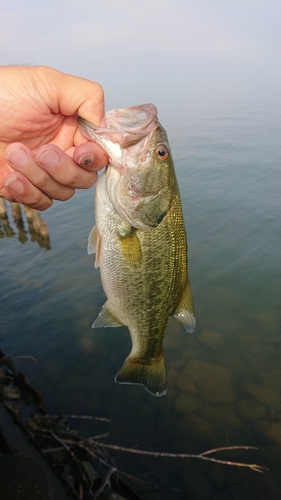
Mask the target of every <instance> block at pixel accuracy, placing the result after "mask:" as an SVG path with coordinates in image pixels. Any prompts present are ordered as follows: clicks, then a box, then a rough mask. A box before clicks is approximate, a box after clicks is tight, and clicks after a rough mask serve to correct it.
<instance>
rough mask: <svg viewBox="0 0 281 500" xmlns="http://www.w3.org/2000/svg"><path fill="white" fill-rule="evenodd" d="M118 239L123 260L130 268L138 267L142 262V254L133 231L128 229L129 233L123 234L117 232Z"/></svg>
mask: <svg viewBox="0 0 281 500" xmlns="http://www.w3.org/2000/svg"><path fill="white" fill-rule="evenodd" d="M118 239H119V243H120V246H121V250H122V254H123V256H124V258H125V260H126V261H127V262H129V264H130V265H131V266H132V267H139V266H140V265H141V262H142V252H141V246H140V242H139V239H138V237H137V234H136V231H135V229H133V228H130V231H129V232H128V233H125V234H120V232H118Z"/></svg>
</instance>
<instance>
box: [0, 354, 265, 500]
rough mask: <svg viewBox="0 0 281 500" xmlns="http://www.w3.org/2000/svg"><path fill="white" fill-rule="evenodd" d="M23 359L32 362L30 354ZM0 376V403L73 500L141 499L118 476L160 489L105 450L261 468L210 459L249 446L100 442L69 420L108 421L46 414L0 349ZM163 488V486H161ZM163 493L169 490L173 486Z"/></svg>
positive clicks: (100, 437)
mask: <svg viewBox="0 0 281 500" xmlns="http://www.w3.org/2000/svg"><path fill="white" fill-rule="evenodd" d="M29 358H30V359H32V360H33V361H35V362H36V360H34V358H32V357H29ZM15 359H16V358H15ZM0 375H1V376H0V401H1V400H2V403H3V404H4V405H5V407H6V408H7V409H8V410H9V412H10V413H11V414H12V416H13V418H14V420H15V421H16V422H17V424H18V425H20V426H21V428H22V430H23V431H24V432H25V433H26V434H27V436H28V438H29V440H30V441H31V442H32V443H33V444H34V445H35V446H36V447H37V449H38V450H39V451H40V452H41V453H42V455H43V456H44V457H45V458H46V459H47V460H48V463H49V464H50V465H51V466H52V468H53V469H54V470H55V472H56V473H57V474H58V476H59V477H60V479H61V480H62V481H63V482H64V484H65V485H66V487H67V489H68V491H69V492H71V494H72V496H73V498H76V499H79V500H83V499H86V498H93V499H98V498H99V497H100V495H101V494H102V492H103V494H104V492H105V491H106V492H115V493H116V494H119V498H121V499H122V498H124V499H127V500H140V498H141V497H140V496H139V495H138V494H137V493H136V492H134V491H133V490H132V489H131V488H130V487H129V486H128V485H127V484H126V483H125V482H124V481H123V479H122V477H124V478H125V479H126V478H127V479H128V480H130V481H133V482H135V483H136V484H139V485H141V486H142V488H146V489H147V490H149V491H152V490H154V491H159V490H160V491H161V487H160V486H159V485H155V484H150V483H148V482H145V481H143V480H141V479H139V478H136V477H132V476H130V475H129V474H127V473H126V472H123V471H120V470H119V469H118V467H117V466H116V464H115V462H114V461H113V459H112V458H111V457H110V455H109V453H108V451H110V450H114V451H118V452H122V453H129V454H134V455H146V456H151V457H154V458H162V459H195V460H204V461H209V462H213V463H218V464H222V465H231V466H236V467H244V468H249V469H251V470H253V471H256V472H263V471H264V470H266V469H265V468H264V467H261V466H259V465H257V464H254V463H247V462H234V461H229V460H225V459H222V458H217V457H214V454H218V453H221V452H223V453H225V452H227V451H233V450H249V449H256V448H255V447H253V446H226V447H222V448H215V449H212V450H208V451H204V452H202V453H199V454H190V453H166V452H160V451H149V450H140V449H138V448H128V447H124V446H120V445H116V444H110V443H108V442H106V441H105V439H108V437H109V433H108V432H103V433H101V434H98V435H96V436H93V437H88V438H83V437H81V436H80V435H79V433H78V432H77V431H76V430H74V429H73V428H72V427H71V426H70V424H69V420H73V419H84V420H93V421H99V422H102V423H104V424H110V420H109V419H106V418H101V417H95V416H89V415H65V416H61V415H53V416H52V415H49V414H48V413H47V412H46V409H45V406H44V402H43V399H42V396H41V394H40V393H38V392H37V391H36V390H34V389H33V388H32V387H31V386H30V384H29V382H28V381H27V379H26V378H25V376H24V375H23V374H22V373H21V372H16V371H15V369H14V365H13V360H12V359H10V358H8V357H5V356H4V354H3V353H2V352H1V351H0ZM23 405H25V413H26V406H27V405H32V406H33V408H34V406H35V410H34V411H33V412H32V414H31V415H30V416H28V417H25V418H22V417H21V409H22V407H23ZM165 491H167V490H166V489H165ZM169 491H173V492H175V491H177V490H169ZM108 498H110V496H109V497H108Z"/></svg>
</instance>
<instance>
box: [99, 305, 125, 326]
mask: <svg viewBox="0 0 281 500" xmlns="http://www.w3.org/2000/svg"><path fill="white" fill-rule="evenodd" d="M122 325H123V323H121V322H120V321H119V319H117V318H116V316H115V315H114V314H113V313H112V311H111V310H110V308H109V305H108V301H106V302H105V304H104V305H103V308H102V310H101V312H100V313H99V315H98V317H97V319H96V320H95V321H94V323H93V324H92V328H106V327H114V326H122Z"/></svg>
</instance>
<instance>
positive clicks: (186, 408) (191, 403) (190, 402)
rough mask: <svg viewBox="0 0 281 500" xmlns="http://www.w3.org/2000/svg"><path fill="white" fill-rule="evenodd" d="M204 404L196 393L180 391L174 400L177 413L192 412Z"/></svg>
mask: <svg viewBox="0 0 281 500" xmlns="http://www.w3.org/2000/svg"><path fill="white" fill-rule="evenodd" d="M203 404H204V402H203V400H202V399H201V397H200V396H199V395H198V394H187V393H186V392H181V393H180V394H179V395H178V397H177V398H176V399H175V401H174V408H175V410H176V411H177V412H179V413H193V412H194V411H196V410H198V408H200V406H202V405H203Z"/></svg>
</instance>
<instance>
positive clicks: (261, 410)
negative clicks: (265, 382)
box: [237, 398, 267, 421]
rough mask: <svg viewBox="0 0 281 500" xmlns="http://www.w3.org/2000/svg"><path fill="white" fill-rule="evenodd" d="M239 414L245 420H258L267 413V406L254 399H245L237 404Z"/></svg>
mask: <svg viewBox="0 0 281 500" xmlns="http://www.w3.org/2000/svg"><path fill="white" fill-rule="evenodd" d="M237 408H238V413H239V415H240V417H241V418H243V419H245V420H252V421H255V420H258V419H259V418H262V417H264V415H266V413H267V408H266V406H264V405H262V404H261V403H259V402H258V401H257V400H255V399H253V398H244V399H241V400H240V401H239V402H238V403H237Z"/></svg>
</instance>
